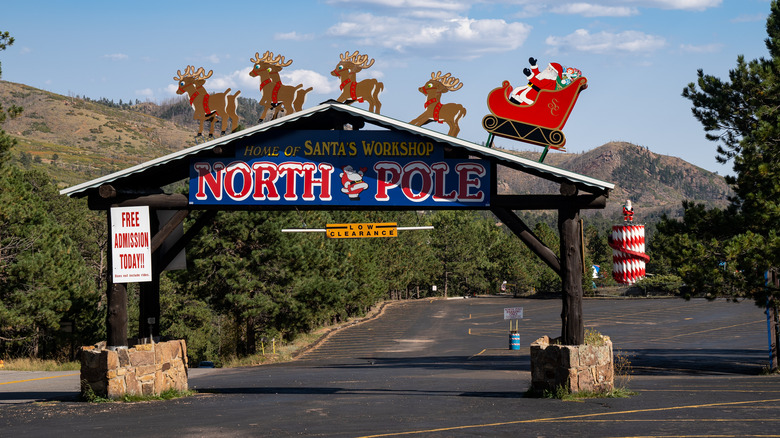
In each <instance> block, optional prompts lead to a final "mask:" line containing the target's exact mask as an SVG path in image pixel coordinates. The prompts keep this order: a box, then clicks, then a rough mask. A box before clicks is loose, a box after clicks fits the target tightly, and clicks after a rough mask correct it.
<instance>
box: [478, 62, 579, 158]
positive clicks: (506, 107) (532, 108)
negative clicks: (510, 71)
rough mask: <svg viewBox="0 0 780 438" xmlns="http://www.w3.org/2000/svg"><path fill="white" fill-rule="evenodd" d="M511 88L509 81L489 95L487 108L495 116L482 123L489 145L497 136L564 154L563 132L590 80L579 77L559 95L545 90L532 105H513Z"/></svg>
mask: <svg viewBox="0 0 780 438" xmlns="http://www.w3.org/2000/svg"><path fill="white" fill-rule="evenodd" d="M512 88H513V87H512V85H510V83H509V81H504V83H503V84H502V86H501V87H499V88H496V89H494V90H493V91H491V92H490V94H488V102H487V103H488V108H489V109H490V112H491V113H493V114H488V115H487V116H485V117H484V118H483V119H482V127H483V128H485V130H486V131H488V132H489V133H490V134H491V136H490V138H489V139H488V145H489V146H490V144H491V143H492V140H493V137H492V136H493V135H497V136H500V137H504V138H509V139H512V140H518V141H523V142H526V143H532V144H536V145H539V146H544V147H545V148H552V149H557V150H565V149H564V147H563V146H564V145H565V144H566V136H564V135H563V132H561V129H563V125H565V124H566V120H568V119H569V114H571V110H572V109H573V108H574V104H575V103H577V97H579V95H580V92H581V91H582V90H584V89H586V88H588V79H587V78H585V77H579V78H577V79H575V80H574V82H572V83H571V84H569V85H567V86H566V87H565V88H562V89H560V90H556V91H552V90H542V91H540V92H539V95H538V97H537V98H536V101H534V103H532V104H531V105H517V104H514V103H512V102H510V101H509V94H510V93H511V92H512ZM546 152H547V149H545V154H546ZM543 159H544V155H542V160H543ZM540 161H541V160H540Z"/></svg>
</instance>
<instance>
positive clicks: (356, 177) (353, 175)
mask: <svg viewBox="0 0 780 438" xmlns="http://www.w3.org/2000/svg"><path fill="white" fill-rule="evenodd" d="M341 170H342V172H341V173H340V174H339V177H340V178H341V185H342V186H344V187H342V189H341V192H342V193H345V194H346V195H347V196H349V199H350V200H351V201H359V200H360V192H362V191H363V190H365V189H367V188H368V183H367V182H365V181H363V173H364V172H365V171H366V169H364V168H363V169H360V170H359V171H355V169H354V168H353V167H352V166H349V165H347V166H344V167H343V168H342V169H341Z"/></svg>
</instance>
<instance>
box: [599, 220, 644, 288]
mask: <svg viewBox="0 0 780 438" xmlns="http://www.w3.org/2000/svg"><path fill="white" fill-rule="evenodd" d="M609 246H610V247H612V277H613V278H614V279H615V281H617V282H618V283H620V284H634V283H636V281H637V280H639V279H640V278H644V277H645V264H646V263H647V262H648V261H649V260H650V258H649V257H648V256H647V254H645V226H644V225H613V226H612V236H611V237H610V239H609Z"/></svg>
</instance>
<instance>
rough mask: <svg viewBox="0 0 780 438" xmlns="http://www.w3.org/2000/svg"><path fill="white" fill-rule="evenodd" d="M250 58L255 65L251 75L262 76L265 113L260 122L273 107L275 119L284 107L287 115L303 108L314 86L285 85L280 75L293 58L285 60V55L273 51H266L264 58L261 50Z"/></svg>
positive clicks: (262, 102)
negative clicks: (304, 87) (307, 94)
mask: <svg viewBox="0 0 780 438" xmlns="http://www.w3.org/2000/svg"><path fill="white" fill-rule="evenodd" d="M249 60H250V61H252V63H254V65H255V66H254V67H253V68H252V70H251V71H250V72H249V76H252V77H253V78H254V77H258V76H259V77H260V92H261V93H262V94H263V96H262V98H261V99H260V104H261V105H263V114H262V115H261V116H260V120H258V123H260V122H262V121H263V120H265V116H266V114H267V113H268V110H269V109H271V108H273V109H274V115H273V119H275V118H276V117H277V116H278V115H279V111H280V110H281V109H282V108H284V113H285V115H287V114H292V113H294V112H296V111H300V110H302V109H303V102H304V101H305V100H306V93H308V92H309V91H311V90H312V88H311V87H309V88H307V89H305V90H304V89H303V84H298V85H296V86H292V85H284V84H282V79H281V78H280V77H279V72H280V71H282V68H284V67H287V66H289V65H290V64H292V62H293V61H292V59H290V60H289V61H287V62H285V61H284V56H282V55H278V56H277V57H276V58H274V54H273V52H269V51H266V52H265V54H263V57H262V58H261V57H260V52H255V57H254V58H250V59H249Z"/></svg>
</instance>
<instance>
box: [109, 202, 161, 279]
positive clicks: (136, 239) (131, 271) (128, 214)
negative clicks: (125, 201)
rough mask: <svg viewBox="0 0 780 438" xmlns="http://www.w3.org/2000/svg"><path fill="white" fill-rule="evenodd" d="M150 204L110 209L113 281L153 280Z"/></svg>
mask: <svg viewBox="0 0 780 438" xmlns="http://www.w3.org/2000/svg"><path fill="white" fill-rule="evenodd" d="M149 228H150V227H149V207H148V206H143V207H122V208H112V209H111V265H112V267H113V278H114V280H113V281H114V283H140V282H144V281H152V251H151V243H152V239H151V237H150V232H149Z"/></svg>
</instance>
